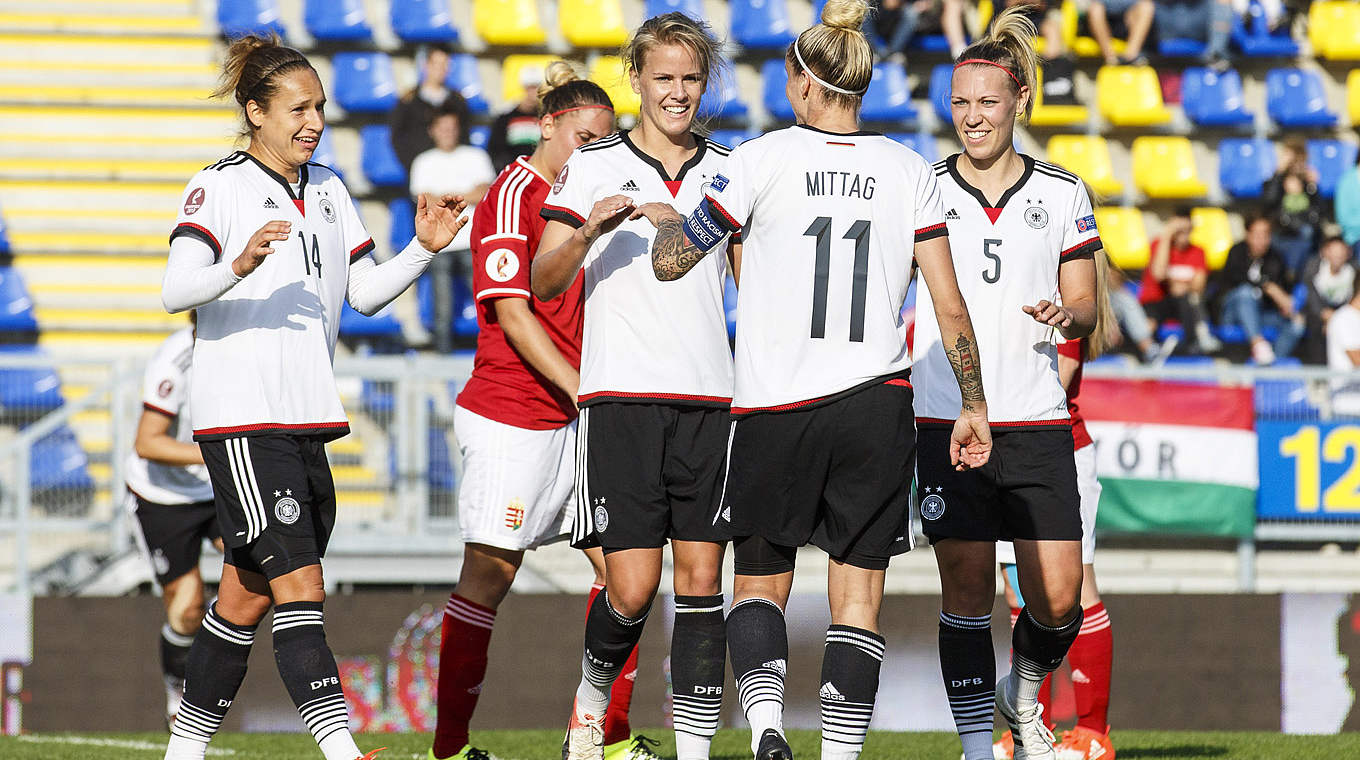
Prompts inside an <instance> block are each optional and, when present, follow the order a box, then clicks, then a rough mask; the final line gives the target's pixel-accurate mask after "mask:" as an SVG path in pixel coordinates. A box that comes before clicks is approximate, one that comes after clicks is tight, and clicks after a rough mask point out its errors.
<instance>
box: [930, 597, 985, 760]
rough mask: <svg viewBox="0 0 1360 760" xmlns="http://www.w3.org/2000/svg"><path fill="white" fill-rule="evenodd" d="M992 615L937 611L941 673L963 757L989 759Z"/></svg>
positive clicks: (971, 759) (966, 758)
mask: <svg viewBox="0 0 1360 760" xmlns="http://www.w3.org/2000/svg"><path fill="white" fill-rule="evenodd" d="M995 658H996V655H995V653H994V652H993V651H992V616H991V615H979V616H977V617H969V616H966V615H954V614H951V613H948V612H941V613H940V675H942V676H944V691H945V694H947V695H948V696H949V710H950V712H952V713H954V726H955V728H957V729H958V732H959V739H960V740H961V741H962V742H963V757H964V760H991V757H992V710H993V702H994V701H995V697H996V659H995Z"/></svg>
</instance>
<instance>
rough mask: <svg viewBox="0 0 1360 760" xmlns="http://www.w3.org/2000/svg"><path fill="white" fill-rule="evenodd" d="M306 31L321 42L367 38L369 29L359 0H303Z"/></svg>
mask: <svg viewBox="0 0 1360 760" xmlns="http://www.w3.org/2000/svg"><path fill="white" fill-rule="evenodd" d="M302 22H303V24H305V25H306V27H307V33H308V34H310V35H312V36H313V37H315V38H316V39H317V40H319V41H321V42H367V41H368V40H371V39H373V29H372V28H370V27H369V25H368V19H367V18H365V17H364V4H363V0H307V3H306V6H305V9H304V10H303V12H302Z"/></svg>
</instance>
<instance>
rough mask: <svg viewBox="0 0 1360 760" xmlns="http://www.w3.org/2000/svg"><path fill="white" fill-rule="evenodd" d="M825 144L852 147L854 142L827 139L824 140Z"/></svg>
mask: <svg viewBox="0 0 1360 760" xmlns="http://www.w3.org/2000/svg"><path fill="white" fill-rule="evenodd" d="M826 144H827V145H842V146H844V147H846V148H853V147H855V144H854V143H843V142H831V141H830V140H827V141H826Z"/></svg>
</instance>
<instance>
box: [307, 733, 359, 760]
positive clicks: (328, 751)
mask: <svg viewBox="0 0 1360 760" xmlns="http://www.w3.org/2000/svg"><path fill="white" fill-rule="evenodd" d="M317 746H319V747H321V754H323V755H325V756H326V760H358V758H360V757H363V756H364V753H362V752H360V751H359V745H357V744H355V743H354V735H353V734H351V733H350V732H349V729H343V730H340V731H332V732H331V733H330V734H328V735H326V737H325V738H324V739H322V740H321V741H319V742H317Z"/></svg>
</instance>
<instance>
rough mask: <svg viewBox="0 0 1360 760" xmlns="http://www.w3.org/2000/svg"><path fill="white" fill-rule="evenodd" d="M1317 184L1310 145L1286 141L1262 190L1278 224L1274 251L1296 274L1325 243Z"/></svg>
mask: <svg viewBox="0 0 1360 760" xmlns="http://www.w3.org/2000/svg"><path fill="white" fill-rule="evenodd" d="M1317 180H1318V173H1317V170H1316V169H1314V168H1313V167H1311V166H1309V165H1308V144H1307V143H1305V142H1304V141H1303V138H1300V137H1291V138H1289V139H1287V140H1285V141H1284V156H1283V157H1282V160H1281V161H1280V168H1279V170H1278V171H1276V172H1275V176H1273V177H1271V178H1270V179H1268V180H1266V183H1265V187H1264V188H1262V200H1263V201H1264V202H1265V204H1266V209H1267V210H1268V212H1269V213H1270V218H1271V221H1272V222H1274V223H1275V235H1274V238H1273V239H1274V245H1275V250H1276V251H1279V253H1280V256H1282V257H1283V258H1284V264H1285V266H1286V267H1288V269H1289V271H1290V272H1291V273H1294V274H1298V273H1299V272H1300V271H1301V270H1302V269H1303V264H1304V262H1305V261H1307V260H1308V257H1309V256H1312V255H1313V253H1314V252H1315V251H1316V250H1317V249H1316V247H1315V246H1316V244H1317V241H1318V240H1321V239H1322V199H1321V198H1320V197H1318V188H1317ZM1347 300H1350V299H1347Z"/></svg>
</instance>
